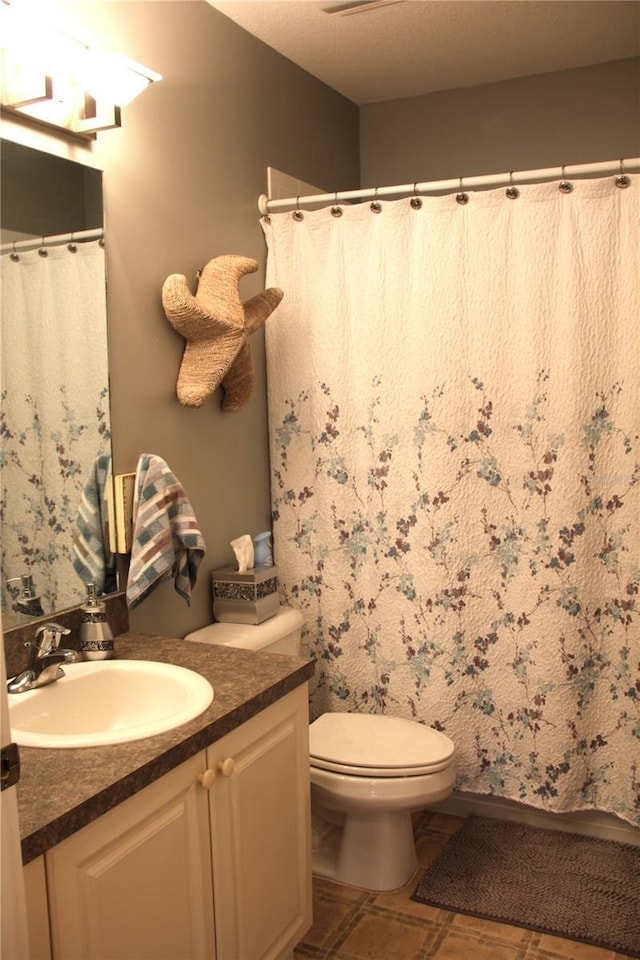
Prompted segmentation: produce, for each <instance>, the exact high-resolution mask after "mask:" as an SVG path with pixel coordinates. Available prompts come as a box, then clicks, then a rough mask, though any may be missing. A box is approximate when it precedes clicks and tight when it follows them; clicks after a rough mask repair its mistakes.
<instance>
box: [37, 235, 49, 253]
mask: <svg viewBox="0 0 640 960" xmlns="http://www.w3.org/2000/svg"><path fill="white" fill-rule="evenodd" d="M38 254H39V256H41V257H48V256H49V251H48V250H47V249H46V248H45V245H44V237H43V238H42V246H41V247H40V249H39V250H38Z"/></svg>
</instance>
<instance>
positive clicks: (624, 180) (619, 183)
mask: <svg viewBox="0 0 640 960" xmlns="http://www.w3.org/2000/svg"><path fill="white" fill-rule="evenodd" d="M622 164H623V161H622V160H620V173H619V174H618V176H617V177H616V180H615V183H616V187H620V189H621V190H624V189H625V188H626V187H628V186H630V185H631V180H630V178H629V177H628V176H627V175H626V173H625V172H624V167H623V165H622Z"/></svg>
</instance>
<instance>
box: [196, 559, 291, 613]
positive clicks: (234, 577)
mask: <svg viewBox="0 0 640 960" xmlns="http://www.w3.org/2000/svg"><path fill="white" fill-rule="evenodd" d="M211 580H212V583H213V615H214V617H215V619H216V620H218V621H220V622H222V623H253V624H258V623H262V622H263V621H264V620H268V619H269V617H274V616H275V615H276V613H277V612H278V607H279V606H280V597H279V596H278V570H277V567H254V568H253V569H252V570H246V571H245V572H244V573H239V572H238V571H237V570H236V568H235V567H222V568H221V569H219V570H214V571H213V573H212V574H211Z"/></svg>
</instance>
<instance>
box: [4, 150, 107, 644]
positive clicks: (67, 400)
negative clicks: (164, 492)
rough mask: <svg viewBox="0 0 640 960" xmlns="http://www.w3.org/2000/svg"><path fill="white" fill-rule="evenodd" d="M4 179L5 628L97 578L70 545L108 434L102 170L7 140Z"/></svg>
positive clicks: (72, 597) (61, 602)
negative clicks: (79, 564)
mask: <svg viewBox="0 0 640 960" xmlns="http://www.w3.org/2000/svg"><path fill="white" fill-rule="evenodd" d="M0 177H1V183H0V190H1V196H2V208H1V211H0V227H1V238H0V239H1V243H2V254H1V267H2V290H3V296H2V303H1V324H2V326H1V336H2V376H1V381H0V383H1V396H0V417H1V419H0V444H1V447H0V485H1V499H0V537H1V541H2V556H1V562H0V576H1V578H2V580H1V584H0V586H1V589H0V593H1V595H2V619H3V626H4V629H5V630H6V629H10V628H12V627H15V626H19V625H21V624H23V623H25V622H28V620H29V618H30V617H32V616H42V615H44V616H46V617H48V618H51V617H52V616H53V615H54V614H55V613H56V611H60V610H63V609H67V608H69V607H73V606H76V605H77V604H78V603H80V602H82V599H83V597H84V595H85V587H84V583H83V581H86V580H87V579H93V578H92V577H90V576H88V575H83V573H80V572H77V570H76V569H75V568H74V563H73V559H74V552H73V541H74V538H76V537H77V532H76V531H77V527H78V516H79V509H80V504H81V499H82V497H83V494H84V495H86V493H87V491H89V492H91V487H92V484H95V479H96V476H97V475H98V474H99V473H100V471H102V474H104V473H105V471H106V470H108V469H109V467H110V463H111V427H110V415H109V393H108V353H107V328H106V289H105V268H104V235H103V229H104V218H103V203H102V172H101V171H99V170H96V169H94V168H92V167H88V166H85V165H83V164H81V163H77V162H74V161H71V160H67V159H64V158H61V157H58V156H54V155H52V154H48V153H44V152H41V151H39V150H34V149H32V148H30V147H25V146H22V145H21V144H17V143H14V142H12V141H9V140H5V139H3V140H2V141H0ZM84 506H85V508H86V502H85V505H84ZM85 519H87V518H85ZM88 521H89V522H90V521H91V518H88ZM97 529H99V530H101V529H102V528H101V526H99V527H97ZM94 547H95V543H94ZM29 577H30V578H31V580H30V581H29V580H28V578H29ZM8 580H11V581H12V583H11V584H10V585H9V586H7V581H8ZM29 589H31V593H32V594H33V595H34V596H33V599H34V602H33V603H28V602H21V601H24V594H25V591H26V592H27V593H28V592H29ZM114 589H116V584H115V573H113V574H112V571H111V570H110V569H109V571H108V576H107V577H106V578H105V582H104V591H103V592H105V593H107V592H110V591H111V590H114Z"/></svg>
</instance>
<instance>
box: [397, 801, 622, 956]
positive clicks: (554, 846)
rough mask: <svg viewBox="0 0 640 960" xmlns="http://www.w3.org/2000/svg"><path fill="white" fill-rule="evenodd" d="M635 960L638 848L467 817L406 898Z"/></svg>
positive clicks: (571, 834)
mask: <svg viewBox="0 0 640 960" xmlns="http://www.w3.org/2000/svg"><path fill="white" fill-rule="evenodd" d="M412 899H413V900H417V901H419V902H422V903H428V904H431V905H433V906H436V907H440V908H441V909H443V910H451V911H452V912H453V913H466V914H471V915H472V916H474V917H483V918H484V919H487V920H496V921H498V922H501V923H509V924H512V925H514V926H517V927H526V928H527V929H529V930H537V931H539V932H541V933H549V934H553V935H554V936H558V937H569V938H571V939H572V940H581V941H583V942H584V943H591V944H594V945H595V946H598V947H604V948H606V949H609V950H615V951H617V952H618V953H624V954H626V955H627V956H630V957H638V958H640V847H634V846H631V845H630V844H626V843H615V842H614V841H612V840H599V839H594V838H592V837H583V836H579V835H578V834H575V833H561V832H560V831H556V830H540V829H538V828H534V827H525V826H522V825H521V824H518V823H512V822H510V821H506V820H493V819H488V818H485V817H469V818H468V819H467V820H466V821H465V822H464V824H463V825H462V827H461V828H460V830H459V831H458V833H456V834H455V836H453V837H452V838H451V840H449V842H448V843H447V845H446V847H445V848H444V849H443V851H442V852H441V853H440V855H439V856H438V857H437V859H436V860H434V862H433V863H432V864H431V866H429V867H428V869H427V871H426V872H425V874H424V876H423V877H422V879H421V880H420V882H419V884H418V886H417V887H416V890H415V893H414V894H413V897H412Z"/></svg>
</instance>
